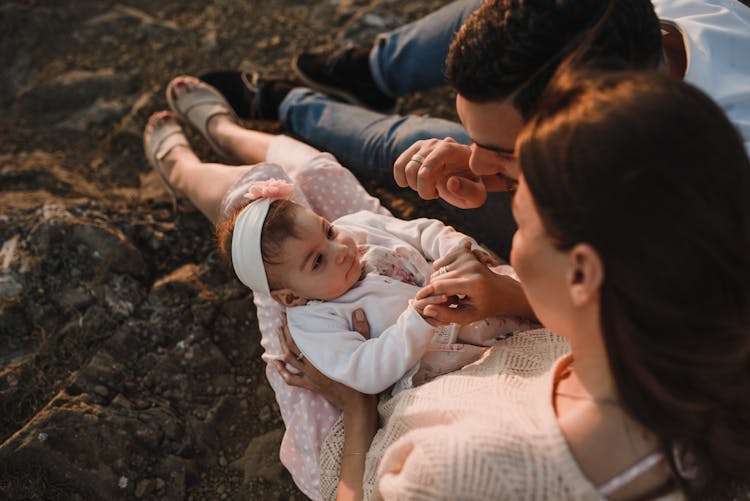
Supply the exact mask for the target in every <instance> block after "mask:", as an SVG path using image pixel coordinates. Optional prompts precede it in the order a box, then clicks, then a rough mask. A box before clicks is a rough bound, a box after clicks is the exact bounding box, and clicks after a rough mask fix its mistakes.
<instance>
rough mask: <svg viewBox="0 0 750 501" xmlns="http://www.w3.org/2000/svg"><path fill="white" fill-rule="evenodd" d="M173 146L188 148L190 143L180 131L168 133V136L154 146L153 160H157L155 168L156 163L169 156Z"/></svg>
mask: <svg viewBox="0 0 750 501" xmlns="http://www.w3.org/2000/svg"><path fill="white" fill-rule="evenodd" d="M175 146H188V147H189V146H190V143H188V141H187V138H186V137H185V134H184V133H183V132H182V130H173V131H170V132H169V133H168V134H166V135H165V136H163V137H162V138H161V140H160V142H159V143H158V145H157V146H156V151H154V158H155V159H156V160H157V168H158V163H159V162H161V161H162V160H164V158H165V157H166V156H167V155H168V154H169V152H170V151H172V149H173V148H174V147H175ZM159 170H161V169H159Z"/></svg>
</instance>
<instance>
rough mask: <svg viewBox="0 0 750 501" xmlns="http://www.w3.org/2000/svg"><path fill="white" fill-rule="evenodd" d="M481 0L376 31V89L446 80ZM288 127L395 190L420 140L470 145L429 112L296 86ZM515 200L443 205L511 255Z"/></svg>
mask: <svg viewBox="0 0 750 501" xmlns="http://www.w3.org/2000/svg"><path fill="white" fill-rule="evenodd" d="M480 4H481V0H458V1H455V2H453V3H451V4H448V5H446V6H445V7H443V8H442V9H439V10H437V11H435V12H433V13H432V14H430V15H428V16H426V17H424V18H422V19H420V20H418V21H416V22H414V23H410V24H407V25H404V26H402V27H400V28H398V29H396V30H394V31H391V32H388V33H383V34H380V35H378V37H377V38H376V40H375V44H374V46H373V49H372V50H371V51H370V69H371V71H372V74H373V77H374V78H375V81H376V83H377V84H378V87H380V88H381V90H382V91H383V92H385V93H386V94H390V95H399V94H406V93H409V92H413V91H417V90H423V89H426V88H430V87H435V86H438V85H443V84H445V76H444V73H445V71H444V68H445V57H446V55H447V53H448V46H449V45H450V42H451V40H452V39H453V36H454V34H455V32H456V31H457V30H458V29H459V27H460V26H461V24H463V22H464V20H465V19H466V18H467V17H468V16H469V15H470V14H471V13H472V12H473V11H474V10H475V9H476V8H477V7H478V6H479V5H480ZM279 116H280V117H281V120H282V121H283V122H284V125H285V127H286V129H287V131H288V132H289V133H290V134H291V135H294V136H295V137H297V138H299V139H300V140H302V141H304V142H306V143H308V144H311V145H312V146H314V147H315V148H318V149H319V150H322V151H328V152H331V153H332V154H333V155H334V156H335V157H336V158H337V159H338V160H339V162H341V164H342V165H345V166H346V167H347V168H349V169H350V170H351V171H352V172H353V173H354V174H355V175H356V176H357V177H359V178H360V179H362V180H373V181H375V182H376V183H377V184H379V185H381V186H384V187H390V188H394V187H396V183H395V181H394V179H393V163H394V162H395V161H396V159H397V158H398V156H399V155H400V154H401V152H403V151H404V150H405V149H406V148H408V147H409V146H411V145H412V144H414V142H416V141H418V140H420V139H430V138H445V137H452V138H453V139H455V140H456V141H458V142H459V143H463V144H471V138H470V137H469V135H468V134H467V133H466V130H465V129H464V128H463V127H462V126H461V124H459V123H456V122H452V121H449V120H443V119H439V118H430V117H424V116H412V115H408V116H400V115H384V114H381V113H377V112H374V111H371V110H368V109H365V108H361V107H358V106H353V105H350V104H345V103H341V102H338V101H334V100H332V99H330V98H328V97H327V96H325V95H323V94H320V93H317V92H315V91H313V90H311V89H307V88H297V89H294V90H292V91H291V92H290V93H289V94H288V95H287V96H286V98H284V100H283V101H282V103H281V105H280V106H279ZM509 200H510V197H509V196H508V195H507V194H505V193H493V194H490V196H489V197H488V198H487V202H486V203H485V204H484V205H483V206H482V207H480V208H479V209H471V210H462V209H458V208H456V207H453V206H451V205H449V204H447V203H445V202H442V201H441V202H442V205H443V206H444V207H445V208H446V209H447V210H448V212H449V214H450V216H449V219H450V220H449V221H446V222H447V223H450V224H453V225H454V226H456V227H457V229H459V230H461V231H464V232H465V233H468V234H470V235H471V236H473V237H475V238H476V239H477V240H479V241H480V242H482V243H484V244H486V245H487V246H488V247H489V248H491V249H492V250H494V251H495V252H497V253H498V254H499V255H500V256H501V257H503V258H506V259H507V257H508V255H509V252H510V242H511V238H512V236H513V232H514V231H515V223H514V222H513V217H512V215H511V211H510V203H509Z"/></svg>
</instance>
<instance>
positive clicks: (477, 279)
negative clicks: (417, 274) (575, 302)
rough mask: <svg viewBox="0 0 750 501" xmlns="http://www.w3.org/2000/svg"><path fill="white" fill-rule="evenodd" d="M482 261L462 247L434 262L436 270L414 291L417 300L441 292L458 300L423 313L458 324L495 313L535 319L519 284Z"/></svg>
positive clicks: (426, 308) (430, 308) (440, 293)
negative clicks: (428, 280)
mask: <svg viewBox="0 0 750 501" xmlns="http://www.w3.org/2000/svg"><path fill="white" fill-rule="evenodd" d="M483 261H485V262H482V261H480V260H479V259H477V256H476V255H475V254H474V253H473V252H472V251H471V250H470V249H461V250H459V251H457V252H453V253H451V254H448V255H447V256H444V257H442V258H440V259H438V260H437V261H435V263H434V266H435V267H436V268H437V269H438V270H439V271H438V272H436V273H433V275H432V276H431V277H430V280H431V281H430V284H429V285H427V286H426V287H424V288H423V289H422V290H420V291H419V292H417V296H416V297H417V299H418V300H419V299H422V298H426V297H430V296H440V295H445V296H446V297H447V298H455V297H459V298H460V299H458V300H457V301H446V302H445V303H443V304H430V305H428V306H425V308H424V313H423V314H424V315H425V316H426V317H431V318H433V319H435V320H437V321H440V322H443V323H458V324H461V325H466V324H468V323H471V322H474V321H476V320H481V319H483V318H487V317H491V316H496V315H513V316H522V317H526V318H534V314H533V312H532V311H531V307H530V306H529V304H528V301H527V300H526V296H525V295H524V293H523V290H522V289H521V285H520V284H519V283H518V282H516V281H515V280H513V279H512V278H510V277H508V276H505V275H499V274H497V273H495V272H493V271H492V270H490V269H489V268H488V267H487V264H489V262H488V261H487V260H486V259H483ZM441 268H442V272H441V271H440V269H441Z"/></svg>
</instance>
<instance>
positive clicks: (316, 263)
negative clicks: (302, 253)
mask: <svg viewBox="0 0 750 501" xmlns="http://www.w3.org/2000/svg"><path fill="white" fill-rule="evenodd" d="M321 263H323V255H322V254H318V257H316V258H315V261H313V265H312V269H313V270H316V269H317V268H318V266H320V265H321Z"/></svg>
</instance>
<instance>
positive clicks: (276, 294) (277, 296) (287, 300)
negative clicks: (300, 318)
mask: <svg viewBox="0 0 750 501" xmlns="http://www.w3.org/2000/svg"><path fill="white" fill-rule="evenodd" d="M271 297H272V298H274V300H276V302H277V303H279V304H280V305H281V306H285V307H287V308H288V307H290V306H302V305H303V304H307V299H306V298H304V297H299V296H297V295H296V294H295V293H294V292H292V291H291V289H277V290H275V291H271Z"/></svg>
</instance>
